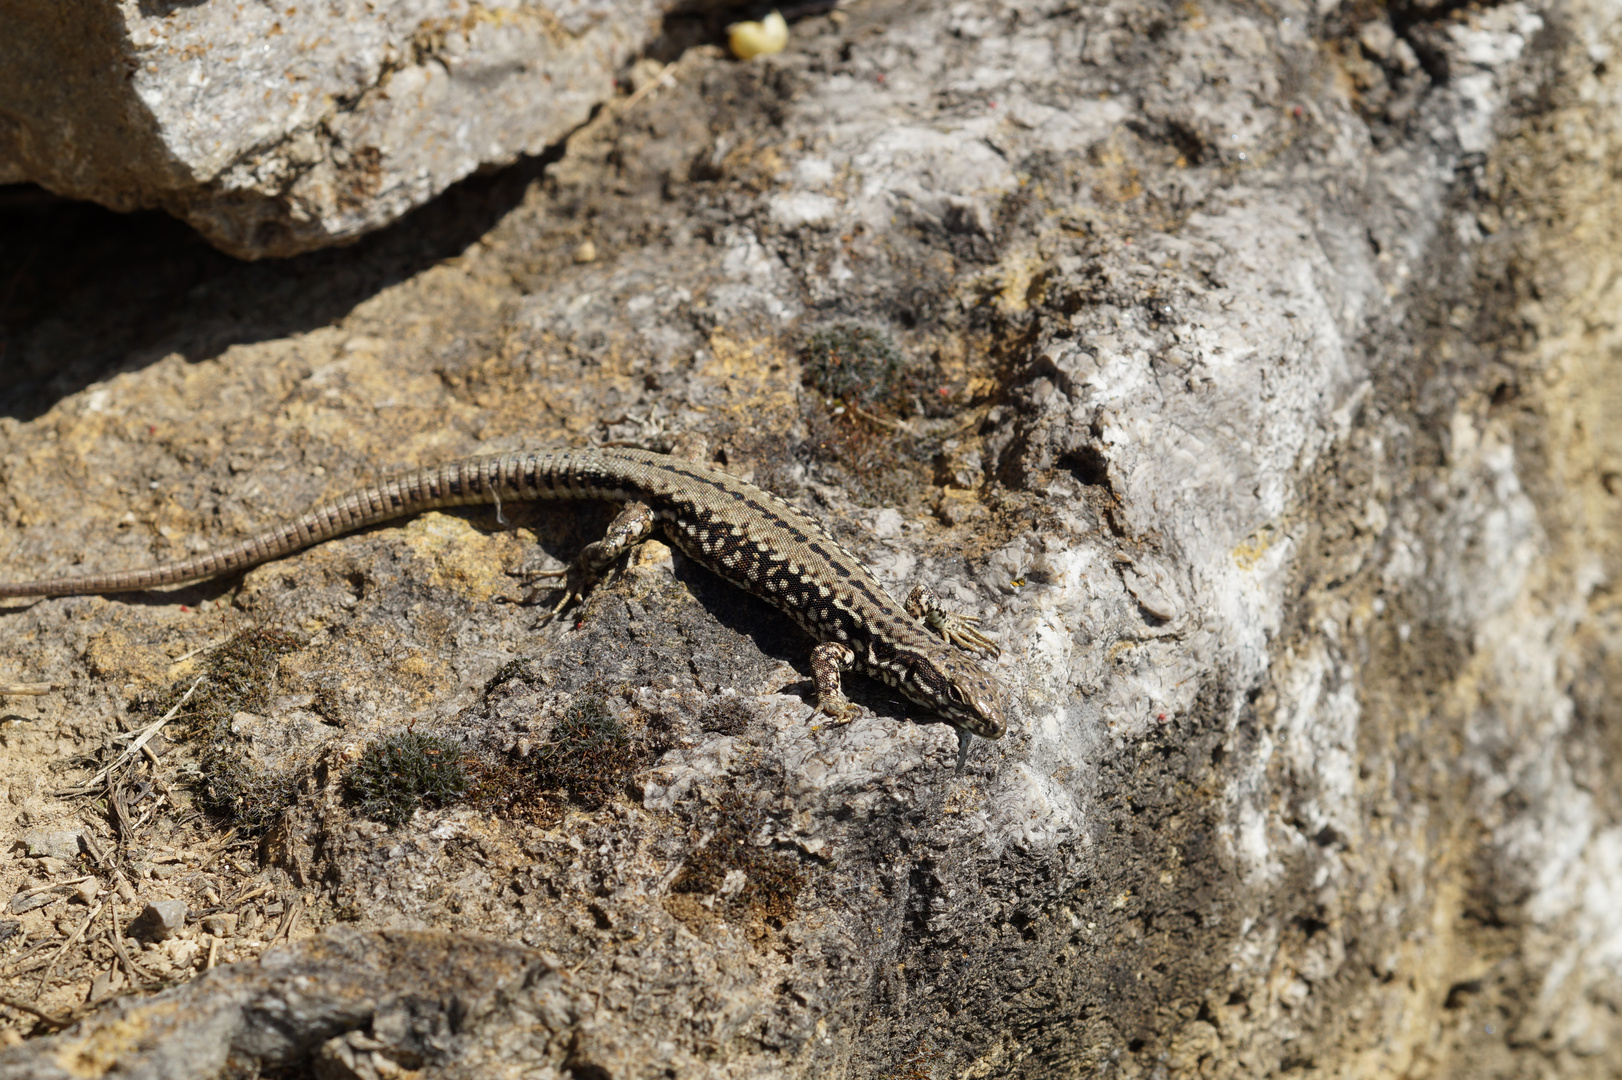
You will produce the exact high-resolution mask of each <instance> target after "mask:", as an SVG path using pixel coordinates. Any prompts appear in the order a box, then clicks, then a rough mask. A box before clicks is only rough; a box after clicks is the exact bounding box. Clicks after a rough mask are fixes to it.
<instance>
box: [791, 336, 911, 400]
mask: <svg viewBox="0 0 1622 1080" xmlns="http://www.w3.org/2000/svg"><path fill="white" fill-rule="evenodd" d="M803 360H804V364H805V377H806V381H807V382H809V383H810V384H811V385H812V386H813V387H815V388H816V390H817V391H818V392H819V393H820V394H822V396H823V397H825V398H828V399H830V400H832V401H840V402H843V403H845V404H847V405H857V406H860V407H862V408H864V409H871V408H880V407H884V406H886V405H891V404H894V403H895V399H897V398H898V397H899V398H905V397H910V396H911V393H912V391H913V387H912V386H911V385H910V383H911V382H913V381H914V380H913V379H912V378H911V373H910V371H909V368H908V365H907V363H906V358H905V357H904V356H903V355H902V353H901V350H900V349H899V348H897V347H896V344H895V341H894V340H892V339H891V337H890V336H889V335H888V334H885V333H883V332H881V331H879V330H875V329H873V328H872V327H868V326H860V325H858V324H855V323H834V324H833V325H832V326H827V327H824V328H823V329H821V330H818V331H817V332H816V333H814V334H812V335H811V337H810V338H809V339H808V340H807V341H806V343H805V350H804V355H803Z"/></svg>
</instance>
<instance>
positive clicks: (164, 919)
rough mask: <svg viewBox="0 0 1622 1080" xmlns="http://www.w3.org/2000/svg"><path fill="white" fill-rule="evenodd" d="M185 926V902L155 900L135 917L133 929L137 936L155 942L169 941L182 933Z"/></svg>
mask: <svg viewBox="0 0 1622 1080" xmlns="http://www.w3.org/2000/svg"><path fill="white" fill-rule="evenodd" d="M185 925H186V902H185V901H184V900H154V901H153V902H152V903H150V904H148V905H147V906H146V907H144V908H142V909H141V914H139V915H137V916H136V917H135V925H134V926H133V927H131V929H132V930H134V931H135V933H136V935H137V936H140V937H145V938H150V939H151V940H153V941H167V940H168V939H169V938H172V937H174V936H175V935H176V934H178V933H180V931H181V928H182V927H184V926H185Z"/></svg>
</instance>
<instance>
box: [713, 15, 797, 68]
mask: <svg viewBox="0 0 1622 1080" xmlns="http://www.w3.org/2000/svg"><path fill="white" fill-rule="evenodd" d="M727 45H728V46H729V47H731V49H732V55H733V56H736V57H737V58H738V59H739V60H748V59H749V58H750V57H752V56H763V55H765V54H767V53H780V52H782V51H783V49H784V47H785V46H787V45H788V21H787V20H786V19H784V18H783V16H782V15H781V14H779V13H778V12H775V11H774V12H772V13H771V14H770V15H768V16H766V17H765V18H764V19H762V20H760V21H759V22H735V23H733V24H732V25H731V26H729V27H727Z"/></svg>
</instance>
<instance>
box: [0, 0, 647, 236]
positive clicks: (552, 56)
mask: <svg viewBox="0 0 1622 1080" xmlns="http://www.w3.org/2000/svg"><path fill="white" fill-rule="evenodd" d="M667 6H669V4H668V3H665V2H663V0H631V2H626V3H604V2H602V0H549V2H547V3H530V2H520V0H491V2H475V0H404V2H397V3H387V4H375V3H367V2H365V0H319V2H316V3H302V2H300V3H294V2H285V3H284V2H280V0H278V2H276V3H250V4H242V3H237V2H234V0H203V2H201V3H159V4H146V3H140V4H137V3H134V2H133V0H124V2H117V0H19V2H17V3H9V4H7V5H6V6H5V8H4V10H3V11H0V180H12V181H15V180H23V179H26V180H32V181H34V182H36V183H39V184H42V185H44V186H45V187H47V188H50V189H51V190H53V191H56V192H58V193H60V194H64V195H70V196H72V197H74V198H80V199H92V200H94V201H96V202H100V203H102V204H104V205H106V206H110V207H113V208H115V209H119V210H133V209H137V208H145V207H161V208H163V209H165V210H167V211H169V212H170V213H172V214H174V215H175V216H177V217H180V218H182V219H183V220H185V221H187V222H189V223H191V224H192V225H193V226H195V227H196V228H197V229H198V230H199V231H201V232H202V233H203V235H204V236H206V237H207V238H208V239H209V240H210V241H211V242H213V243H214V244H216V245H218V246H219V247H221V248H223V249H224V250H226V251H229V252H232V253H233V254H236V255H240V256H243V257H247V258H257V257H259V256H265V255H291V254H294V253H296V252H300V251H307V250H310V249H312V248H319V247H325V246H329V245H332V244H337V243H342V242H344V241H346V240H350V239H353V238H354V237H356V236H359V235H360V234H362V233H364V232H367V231H369V230H372V229H375V228H378V227H379V226H381V225H384V224H387V223H388V222H391V221H394V220H396V219H398V218H399V217H400V216H401V215H402V214H404V213H406V212H407V211H408V210H410V209H412V208H413V207H416V206H419V205H421V204H422V203H424V202H426V201H427V200H429V199H431V198H432V197H433V196H435V195H437V194H438V193H439V192H441V191H443V190H444V189H445V188H446V187H447V186H449V185H450V184H453V183H455V182H456V181H457V180H460V179H461V178H463V177H465V176H467V175H468V174H469V173H472V172H473V171H474V170H476V169H480V168H484V167H489V166H494V165H505V164H508V163H510V162H512V161H514V160H515V159H517V158H518V157H519V156H520V155H523V154H535V153H538V152H540V151H541V150H543V149H544V148H545V147H547V146H549V145H551V144H552V143H554V142H556V141H558V140H559V139H561V138H562V137H563V136H564V135H565V134H567V133H568V132H569V131H570V130H571V129H573V128H574V127H576V126H577V125H579V124H580V123H581V121H583V120H584V119H585V118H586V116H587V115H588V114H589V113H590V111H591V109H592V108H593V107H594V106H596V105H598V104H600V103H601V102H603V101H604V100H605V99H607V98H608V97H609V96H610V95H611V94H612V92H613V86H614V76H615V73H616V71H617V69H618V68H619V67H620V66H621V65H623V64H624V63H626V62H627V61H628V60H630V59H631V58H633V57H634V56H635V54H636V53H637V51H638V50H640V49H641V48H642V46H643V45H644V44H645V43H646V42H647V41H648V40H649V38H650V36H651V35H653V34H654V33H656V32H657V30H658V19H659V16H660V15H661V13H662V11H663V9H664V8H665V7H667Z"/></svg>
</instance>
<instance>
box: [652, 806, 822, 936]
mask: <svg viewBox="0 0 1622 1080" xmlns="http://www.w3.org/2000/svg"><path fill="white" fill-rule="evenodd" d="M713 813H714V816H713V821H712V823H711V826H710V827H711V829H713V835H712V836H711V837H710V840H709V843H707V844H705V845H704V846H703V847H701V848H699V849H698V850H697V851H694V852H693V854H692V855H690V856H688V859H687V865H686V866H684V867H683V868H682V871H681V873H680V874H678V875H677V877H676V881H675V883H674V884H673V885H672V886H671V891H672V892H676V893H699V894H704V895H711V894H715V893H718V892H720V891H721V887H722V885H723V884H724V883H725V882H726V878H727V875H728V874H729V873H731V872H732V871H734V870H739V871H742V872H743V875H744V882H743V887H742V888H741V889H739V890H738V891H737V892H735V893H733V894H732V895H731V896H730V897H728V898H727V902H728V905H729V906H730V907H732V908H733V909H734V910H746V911H748V912H749V913H750V914H753V915H756V916H758V917H759V918H760V919H762V920H763V921H765V922H767V923H769V924H770V925H772V926H773V927H775V928H777V929H782V927H783V926H784V925H785V924H786V923H787V922H788V920H790V919H792V918H793V917H794V904H795V901H797V900H798V899H799V896H800V890H801V889H803V888H804V887H805V873H804V871H802V870H801V869H800V861H799V859H798V858H796V857H795V856H793V855H790V854H788V853H787V852H783V851H775V850H773V849H772V848H768V847H761V846H759V845H758V844H756V843H755V840H756V838H757V837H758V836H759V835H760V834H761V832H762V831H763V830H764V829H765V828H766V826H767V824H768V823H769V821H770V817H769V815H767V814H766V812H765V811H763V810H761V809H760V808H759V807H757V806H755V805H753V804H752V803H749V802H747V801H745V800H744V799H743V797H742V796H740V795H738V794H737V793H736V792H727V793H726V794H724V795H722V796H721V799H720V801H719V802H717V803H716V804H715V806H714V811H713Z"/></svg>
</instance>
